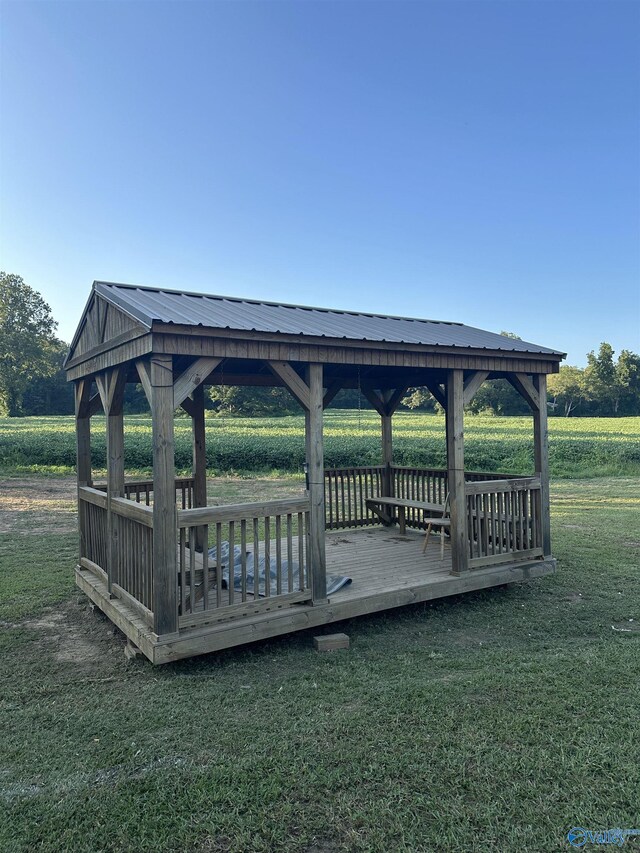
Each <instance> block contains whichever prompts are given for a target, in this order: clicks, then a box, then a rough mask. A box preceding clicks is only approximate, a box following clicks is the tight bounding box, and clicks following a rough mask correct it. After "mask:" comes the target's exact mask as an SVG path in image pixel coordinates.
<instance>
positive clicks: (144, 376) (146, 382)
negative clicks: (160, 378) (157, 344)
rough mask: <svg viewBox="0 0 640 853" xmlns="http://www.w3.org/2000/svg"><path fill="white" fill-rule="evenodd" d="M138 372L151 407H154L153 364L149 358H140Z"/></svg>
mask: <svg viewBox="0 0 640 853" xmlns="http://www.w3.org/2000/svg"><path fill="white" fill-rule="evenodd" d="M136 370H137V371H138V376H139V377H140V384H141V385H142V390H143V391H144V394H145V397H146V398H147V402H148V403H149V406H153V388H152V387H151V362H150V360H149V359H148V358H139V359H138V360H137V361H136Z"/></svg>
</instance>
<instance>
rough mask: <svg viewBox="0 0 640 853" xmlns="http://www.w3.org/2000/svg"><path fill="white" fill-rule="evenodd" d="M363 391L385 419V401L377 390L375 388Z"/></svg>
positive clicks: (363, 389)
mask: <svg viewBox="0 0 640 853" xmlns="http://www.w3.org/2000/svg"><path fill="white" fill-rule="evenodd" d="M361 390H362V393H363V394H364V396H365V397H366V398H367V400H368V401H369V402H370V403H371V405H372V406H373V408H374V409H375V410H376V412H377V413H378V414H379V415H380V417H383V416H384V414H385V408H384V400H383V399H382V397H381V396H380V394H379V393H378V392H377V391H376V390H375V388H362V389H361Z"/></svg>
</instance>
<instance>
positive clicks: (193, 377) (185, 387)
mask: <svg viewBox="0 0 640 853" xmlns="http://www.w3.org/2000/svg"><path fill="white" fill-rule="evenodd" d="M221 361H222V359H221V358H211V357H210V356H203V357H202V358H198V359H196V361H194V363H193V364H192V365H191V366H190V367H188V368H187V369H186V370H185V371H184V373H182V374H181V375H180V376H179V377H178V378H177V379H176V381H175V382H174V385H173V408H174V409H177V408H178V406H179V405H180V404H181V403H182V401H183V400H184V399H185V398H186V397H188V396H189V394H191V392H192V391H193V390H194V389H195V388H197V387H198V386H199V385H201V384H202V383H203V382H204V380H205V379H206V378H207V376H208V375H209V374H210V373H211V372H212V371H214V370H215V369H216V367H217V366H218V365H219V364H220V362H221Z"/></svg>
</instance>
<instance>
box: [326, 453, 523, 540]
mask: <svg viewBox="0 0 640 853" xmlns="http://www.w3.org/2000/svg"><path fill="white" fill-rule="evenodd" d="M385 475H386V470H385V467H384V465H374V466H367V467H358V468H331V469H327V470H325V472H324V477H325V480H324V485H325V507H326V524H325V526H326V529H327V530H337V529H340V528H345V527H367V526H369V525H374V524H379V523H380V519H379V518H378V516H376V515H375V514H374V513H372V512H371V510H370V509H367V505H366V500H367V498H374V497H379V496H381V495H383V494H384V493H385V492H384V488H385ZM510 478H511V475H509V474H484V473H481V472H479V471H469V472H467V473H465V480H467V481H468V482H474V481H484V480H502V479H510ZM390 484H391V492H392V495H393V497H396V498H406V499H407V500H414V501H423V502H425V501H426V502H427V503H435V504H444V503H445V501H446V499H447V491H448V484H447V471H446V470H445V469H440V468H413V467H410V466H400V465H392V466H391V470H390ZM423 515H424V513H423V512H421V511H420V510H417V509H411V508H407V510H406V524H407V526H408V527H414V528H423V527H424V526H425V525H424V523H423V520H422V518H423Z"/></svg>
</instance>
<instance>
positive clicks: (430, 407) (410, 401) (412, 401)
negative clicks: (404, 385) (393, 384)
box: [401, 387, 444, 412]
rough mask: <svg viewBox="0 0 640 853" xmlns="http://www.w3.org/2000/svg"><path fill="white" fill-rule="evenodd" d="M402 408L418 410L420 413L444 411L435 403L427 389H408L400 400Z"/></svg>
mask: <svg viewBox="0 0 640 853" xmlns="http://www.w3.org/2000/svg"><path fill="white" fill-rule="evenodd" d="M401 405H402V406H406V407H407V409H418V410H419V411H421V412H436V411H444V409H443V408H442V406H441V405H440V403H438V402H436V400H435V398H434V397H433V395H432V394H431V392H430V391H429V389H428V388H424V387H419V388H408V389H407V396H406V397H403V398H402V403H401Z"/></svg>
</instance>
